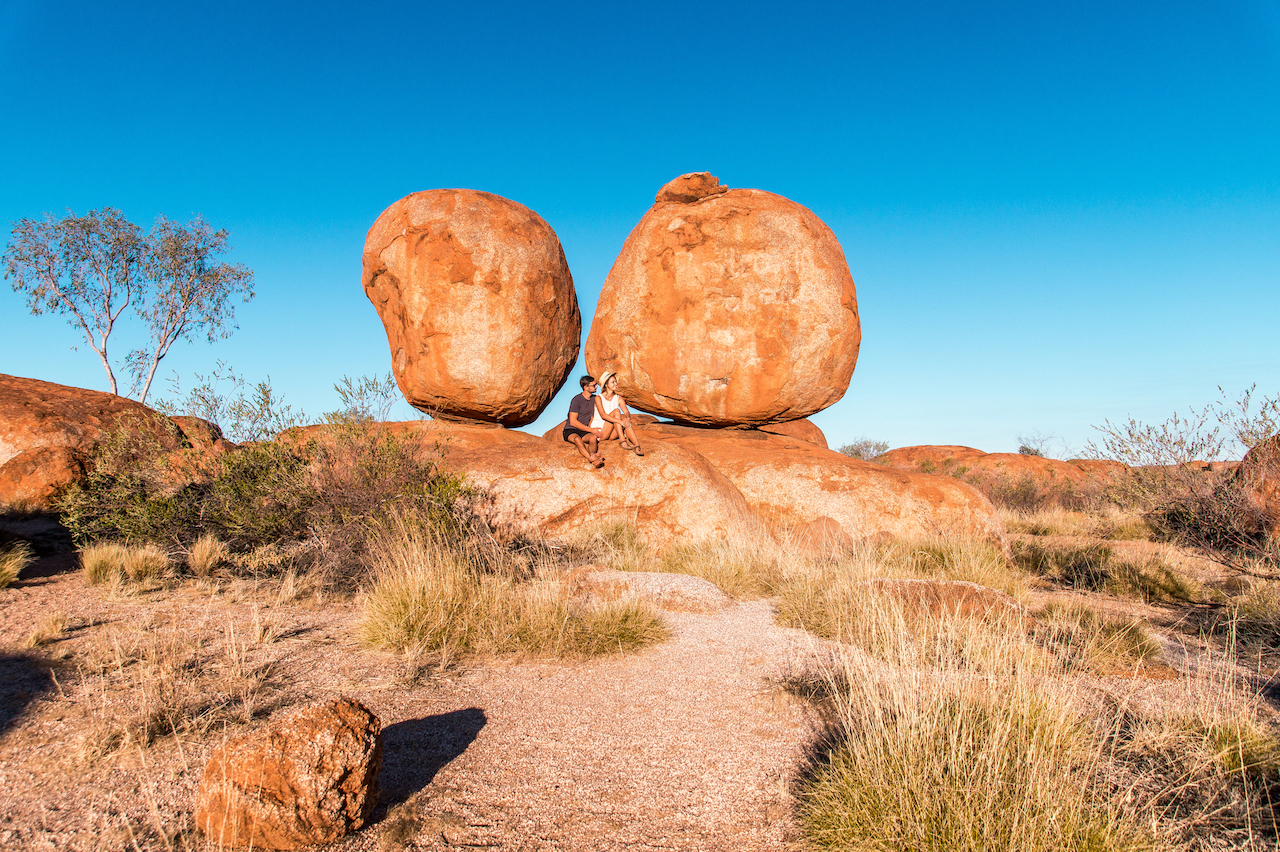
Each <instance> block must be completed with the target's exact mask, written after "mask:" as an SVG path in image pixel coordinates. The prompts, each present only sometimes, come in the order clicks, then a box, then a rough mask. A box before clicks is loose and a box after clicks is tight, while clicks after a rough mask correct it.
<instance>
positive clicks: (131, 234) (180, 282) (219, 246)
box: [3, 207, 253, 401]
mask: <svg viewBox="0 0 1280 852" xmlns="http://www.w3.org/2000/svg"><path fill="white" fill-rule="evenodd" d="M227 236H228V234H227V231H226V230H216V231H215V230H214V229H213V228H211V227H210V226H209V225H208V223H206V222H205V221H204V220H203V219H202V218H201V217H199V216H197V217H196V218H195V219H193V220H192V221H191V222H190V223H188V224H186V225H180V224H178V223H176V222H172V221H170V220H168V219H166V218H165V217H164V216H163V215H162V216H159V217H158V218H157V219H156V221H155V224H154V225H153V226H152V228H151V230H150V231H149V232H148V233H146V234H143V233H142V230H141V229H140V228H139V227H138V226H137V225H134V224H133V223H132V222H130V221H129V220H128V219H126V218H125V217H124V214H122V213H121V212H120V211H119V210H114V209H112V208H109V207H107V208H103V209H102V210H90V211H89V213H88V214H87V215H85V216H76V215H75V214H74V213H71V212H68V213H67V215H66V216H63V217H61V218H58V219H55V218H54V217H53V216H52V215H49V214H46V215H45V217H44V219H43V220H33V219H22V220H20V221H18V222H16V223H14V226H13V232H12V235H11V238H10V242H9V246H8V248H6V249H5V252H4V257H3V263H4V270H5V278H13V279H14V284H13V289H14V290H16V291H18V292H20V293H25V294H26V296H27V303H28V305H29V306H30V307H31V312H32V313H33V314H41V313H43V312H45V311H53V312H56V313H60V314H66V315H69V321H70V323H71V325H72V326H73V327H75V328H76V329H78V330H79V331H80V332H81V333H82V334H84V336H85V341H86V342H87V343H88V344H89V346H90V347H91V348H92V349H93V350H94V352H96V353H97V354H98V358H99V359H100V360H101V362H102V366H103V369H104V370H106V373H107V378H108V380H109V382H110V384H111V392H112V393H118V392H119V390H118V386H117V382H116V376H115V371H114V369H113V368H112V365H111V361H110V359H109V358H108V357H107V341H108V338H110V336H111V334H112V332H113V331H115V330H116V329H117V328H118V326H119V325H121V324H122V323H121V322H120V320H121V315H122V314H123V313H124V311H125V308H129V307H132V308H133V310H134V312H135V313H136V314H137V318H138V320H139V321H140V322H141V323H142V324H143V325H145V326H146V328H147V331H148V333H149V336H150V340H149V342H148V344H147V345H146V346H145V347H142V348H138V349H135V350H134V351H133V352H131V353H130V354H129V356H128V358H127V359H126V366H127V368H128V370H129V372H130V373H131V374H132V376H133V388H132V390H133V391H135V392H139V396H138V399H139V400H142V401H145V400H146V398H147V393H148V392H149V390H150V388H151V381H152V379H153V378H154V376H155V372H156V368H157V367H158V366H159V364H160V361H161V360H163V359H164V357H165V356H166V355H167V354H168V353H169V350H170V349H171V348H172V347H173V344H174V343H176V342H177V341H179V340H194V339H195V338H196V337H201V336H203V337H206V338H207V339H208V340H209V342H210V343H212V342H213V341H214V340H215V339H216V338H218V337H226V336H227V335H228V334H230V331H231V330H232V329H234V328H235V308H234V305H233V304H232V302H231V300H232V298H233V297H236V296H239V297H240V298H242V299H243V300H244V301H246V302H247V301H248V300H249V299H251V298H253V272H252V271H250V270H249V269H248V268H246V267H244V266H240V265H232V264H228V263H219V262H216V258H217V257H218V256H219V255H221V254H223V253H225V252H226V251H228V250H229V249H230V247H229V246H228V245H227Z"/></svg>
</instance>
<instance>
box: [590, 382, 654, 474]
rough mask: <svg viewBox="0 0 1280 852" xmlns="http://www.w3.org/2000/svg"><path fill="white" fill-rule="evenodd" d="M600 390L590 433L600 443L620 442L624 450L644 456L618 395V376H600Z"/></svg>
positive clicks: (628, 413)
mask: <svg viewBox="0 0 1280 852" xmlns="http://www.w3.org/2000/svg"><path fill="white" fill-rule="evenodd" d="M600 389H601V392H600V395H599V396H598V397H596V412H595V414H594V415H592V417H591V429H592V431H594V432H596V433H597V434H599V435H600V440H601V441H621V442H622V448H623V449H624V450H631V451H632V452H633V453H635V454H636V455H638V456H642V455H644V450H642V449H640V439H639V438H637V437H636V429H635V426H633V425H632V423H631V412H630V411H628V410H627V404H626V403H625V402H623V401H622V397H621V396H619V395H618V374H617V373H613V372H606V373H605V374H604V375H603V376H601V377H600Z"/></svg>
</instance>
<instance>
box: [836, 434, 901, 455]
mask: <svg viewBox="0 0 1280 852" xmlns="http://www.w3.org/2000/svg"><path fill="white" fill-rule="evenodd" d="M888 451H889V442H888V441H874V440H872V439H871V438H859V439H858V440H856V441H854V442H853V443H852V444H845V445H844V446H843V447H841V448H840V450H839V452H840V453H841V454H842V455H846V456H848V457H849V458H851V459H860V460H862V461H875V460H876V459H878V458H879V457H880V456H882V455H884V454H885V453H887V452H888Z"/></svg>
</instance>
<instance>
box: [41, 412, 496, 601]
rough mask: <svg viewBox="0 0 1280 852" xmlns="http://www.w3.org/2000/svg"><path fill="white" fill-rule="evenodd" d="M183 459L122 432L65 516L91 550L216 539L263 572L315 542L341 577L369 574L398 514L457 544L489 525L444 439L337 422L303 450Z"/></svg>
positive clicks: (97, 459) (159, 441)
mask: <svg viewBox="0 0 1280 852" xmlns="http://www.w3.org/2000/svg"><path fill="white" fill-rule="evenodd" d="M179 456H180V454H179ZM181 462H182V459H181V458H179V457H177V456H175V454H174V453H173V452H172V451H171V450H169V448H168V446H167V445H166V442H165V441H164V440H163V438H162V437H161V436H160V435H157V434H156V433H155V431H154V430H147V429H141V428H136V427H135V428H123V429H120V430H117V431H116V432H114V433H112V434H111V435H109V436H108V437H107V438H106V440H104V441H103V443H102V445H101V446H100V447H99V450H98V452H97V454H96V455H95V456H94V458H93V459H92V460H91V464H90V470H89V474H88V476H87V478H86V480H85V481H84V482H83V483H80V484H76V485H72V486H71V487H70V488H68V489H67V491H66V492H65V493H64V495H63V496H62V498H61V500H60V502H59V504H58V505H59V510H60V511H61V512H62V515H63V522H64V523H65V524H66V526H67V528H68V529H69V530H70V531H71V532H72V535H73V537H74V539H75V540H76V542H77V543H78V544H80V545H81V546H84V545H87V544H90V543H93V542H96V541H106V540H123V541H127V542H156V543H160V544H164V545H166V546H173V545H177V546H178V547H180V548H182V549H183V550H186V551H190V550H191V549H192V548H193V547H194V545H195V543H196V542H197V541H198V540H199V539H201V538H202V537H204V536H212V537H214V538H216V539H218V540H219V541H220V542H222V543H224V544H225V545H226V546H228V547H229V548H230V550H231V551H232V552H233V553H232V555H233V556H234V558H226V559H224V560H222V561H223V562H226V563H231V564H237V565H252V566H258V567H261V568H263V570H267V569H269V568H270V567H271V566H275V567H276V568H280V569H282V568H283V567H284V566H286V565H287V564H291V563H292V561H293V559H294V557H295V556H296V555H297V554H298V553H299V552H300V551H299V549H298V548H296V547H291V546H288V547H287V546H285V545H288V544H289V543H296V542H299V541H301V540H303V539H307V540H308V541H310V542H312V544H313V545H314V546H312V547H310V548H309V549H308V551H307V552H308V554H309V556H308V557H307V558H309V559H311V560H313V563H312V567H315V568H319V569H321V570H322V573H324V574H325V575H326V576H327V577H328V578H329V579H330V580H331V581H339V580H351V579H356V578H357V575H361V574H362V573H363V572H364V571H365V570H366V569H365V567H364V560H363V554H364V552H365V548H366V545H367V542H368V539H369V538H370V536H371V535H376V534H377V533H378V531H379V530H380V529H382V527H383V526H384V525H385V523H386V520H387V518H388V517H389V516H390V514H391V513H392V512H409V513H411V514H412V515H413V517H415V518H417V519H418V522H419V523H421V524H423V525H424V526H426V527H428V528H430V529H431V530H432V531H434V532H436V533H439V534H441V535H446V536H450V537H452V538H455V539H464V538H470V537H474V536H476V535H478V534H479V533H480V532H481V529H482V527H483V525H482V524H480V523H479V522H478V521H477V520H476V519H475V517H474V516H473V514H472V509H473V508H474V504H475V501H476V500H478V498H479V494H478V492H477V491H476V490H475V489H474V488H472V487H471V486H469V485H468V484H467V482H466V480H465V478H464V477H463V476H462V475H460V474H457V473H454V472H452V471H449V470H447V469H446V468H445V467H444V466H443V463H442V462H443V451H442V449H441V448H440V447H439V446H435V445H426V444H424V443H423V442H422V441H421V440H420V439H418V438H417V437H416V436H414V435H412V434H401V433H397V432H395V431H392V430H389V429H386V428H383V427H379V426H370V425H357V424H345V425H342V426H335V427H329V428H328V429H327V430H326V431H324V432H322V433H319V435H318V436H317V437H316V438H315V439H314V440H312V441H309V442H307V443H305V444H303V445H301V446H292V445H289V444H286V443H281V442H276V441H263V442H258V443H251V444H246V445H244V446H242V447H241V448H239V449H237V450H234V451H232V452H229V453H225V454H223V455H220V456H217V457H216V458H214V459H213V460H212V461H211V462H210V463H209V465H208V468H207V469H206V470H204V471H202V472H197V473H195V474H193V473H192V472H191V471H189V470H186V469H180V463H181ZM250 557H252V558H250Z"/></svg>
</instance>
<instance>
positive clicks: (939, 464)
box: [876, 446, 1127, 507]
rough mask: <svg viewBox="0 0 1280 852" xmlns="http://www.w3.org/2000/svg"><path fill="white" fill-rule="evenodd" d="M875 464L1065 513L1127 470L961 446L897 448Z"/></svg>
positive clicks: (1104, 462)
mask: <svg viewBox="0 0 1280 852" xmlns="http://www.w3.org/2000/svg"><path fill="white" fill-rule="evenodd" d="M876 461H877V463H879V464H883V465H886V466H887V467H892V468H897V469H899V470H912V471H917V472H921V473H933V474H939V475H946V476H951V477H954V478H958V479H962V480H964V481H965V482H968V483H971V484H973V485H975V486H976V487H978V488H979V489H980V490H982V491H983V493H986V494H988V495H993V496H996V497H997V498H999V499H1008V500H1015V501H1016V500H1021V501H1023V502H1028V501H1029V502H1038V503H1041V504H1045V505H1062V506H1068V507H1071V506H1076V505H1079V504H1082V503H1087V502H1088V501H1090V500H1092V499H1095V498H1096V497H1097V496H1098V495H1099V494H1100V493H1101V491H1102V489H1104V488H1106V487H1107V486H1108V485H1111V484H1112V483H1114V482H1115V480H1116V477H1117V476H1119V475H1121V474H1123V473H1124V471H1126V470H1127V468H1126V467H1125V465H1123V464H1121V463H1120V462H1114V461H1107V460H1094V459H1071V460H1070V461H1062V460H1060V459H1051V458H1045V457H1044V456H1032V455H1023V454H1020V453H984V452H983V451H982V450H977V449H974V448H973V447H961V446H919V447H899V448H897V449H894V450H889V451H888V452H887V453H884V454H883V455H881V456H880V457H879V458H877V459H876ZM1018 489H1022V490H1021V491H1019V490H1018ZM1000 495H1004V497H1003V498H1001V497H1000Z"/></svg>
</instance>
